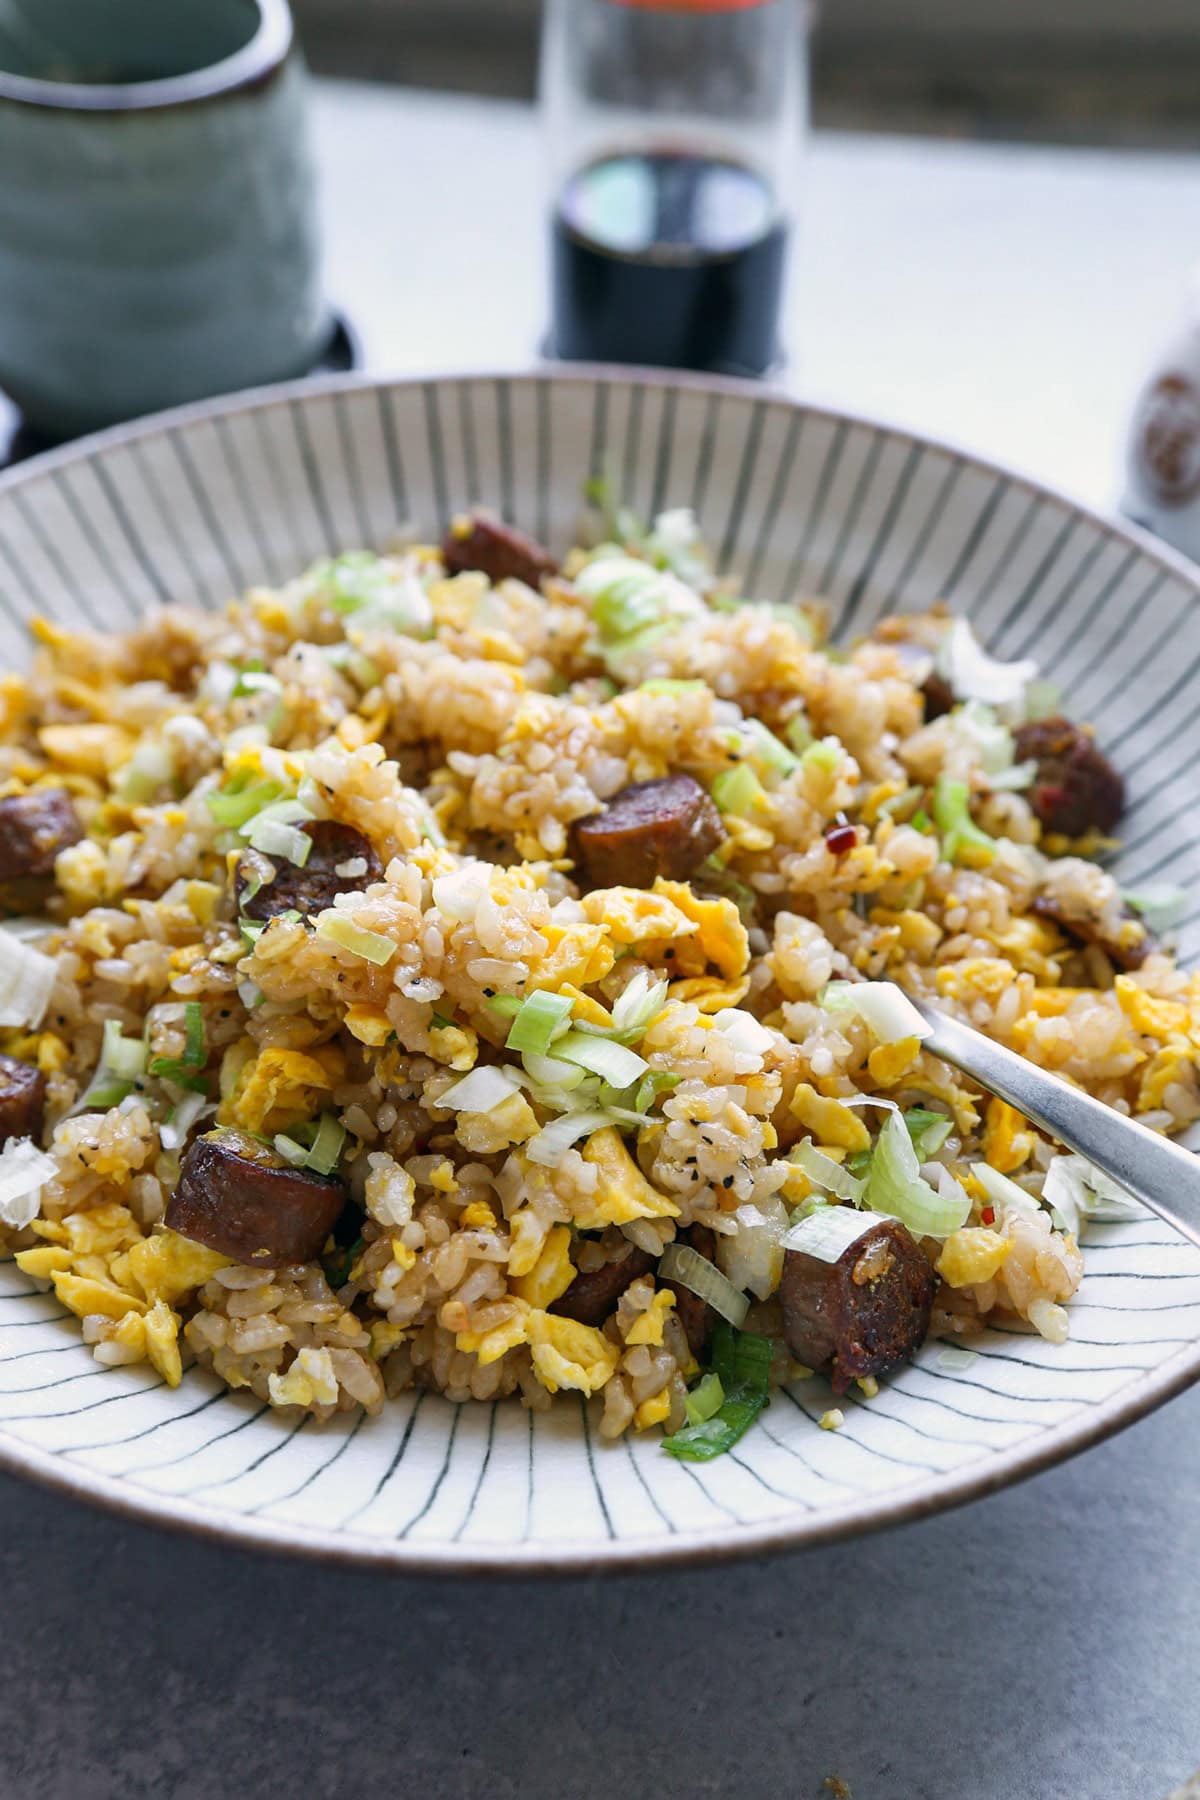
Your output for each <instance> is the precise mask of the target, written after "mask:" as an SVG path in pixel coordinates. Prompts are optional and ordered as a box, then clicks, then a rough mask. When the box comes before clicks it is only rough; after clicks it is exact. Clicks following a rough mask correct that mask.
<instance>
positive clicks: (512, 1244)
mask: <svg viewBox="0 0 1200 1800" xmlns="http://www.w3.org/2000/svg"><path fill="white" fill-rule="evenodd" d="M521 1166H522V1167H523V1168H528V1167H529V1166H530V1165H529V1164H528V1163H527V1162H524V1161H522V1165H521ZM508 1231H509V1251H508V1272H509V1274H510V1275H528V1274H529V1273H530V1271H531V1270H532V1269H533V1267H534V1265H535V1264H536V1262H537V1260H538V1258H539V1257H540V1255H541V1253H542V1245H543V1244H544V1243H545V1241H546V1225H545V1221H544V1220H542V1219H540V1218H539V1217H538V1215H537V1213H535V1212H534V1210H533V1208H532V1206H520V1207H518V1208H517V1210H516V1212H515V1213H514V1214H513V1216H512V1218H511V1219H510V1220H509V1221H508Z"/></svg>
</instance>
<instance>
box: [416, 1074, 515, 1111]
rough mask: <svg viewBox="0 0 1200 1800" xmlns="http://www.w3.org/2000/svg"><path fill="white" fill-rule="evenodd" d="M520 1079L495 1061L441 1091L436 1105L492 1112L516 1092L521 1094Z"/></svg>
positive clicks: (454, 1109)
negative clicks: (443, 1091)
mask: <svg viewBox="0 0 1200 1800" xmlns="http://www.w3.org/2000/svg"><path fill="white" fill-rule="evenodd" d="M520 1091H521V1078H520V1076H519V1075H517V1074H515V1073H514V1071H513V1070H512V1069H504V1068H501V1067H499V1066H498V1065H497V1064H496V1063H484V1064H482V1065H481V1066H480V1067H479V1068H475V1069H472V1070H471V1072H470V1074H469V1075H464V1076H463V1077H462V1080H461V1081H456V1082H455V1083H454V1084H453V1086H451V1087H448V1088H447V1089H446V1092H445V1093H444V1094H440V1095H439V1096H438V1098H437V1099H436V1100H435V1101H434V1102H433V1105H435V1106H438V1107H444V1108H445V1109H446V1110H447V1111H448V1112H477V1113H486V1112H492V1111H494V1109H495V1108H496V1107H497V1106H503V1104H504V1102H505V1101H506V1100H508V1099H510V1098H511V1096H512V1095H513V1094H517V1093H520Z"/></svg>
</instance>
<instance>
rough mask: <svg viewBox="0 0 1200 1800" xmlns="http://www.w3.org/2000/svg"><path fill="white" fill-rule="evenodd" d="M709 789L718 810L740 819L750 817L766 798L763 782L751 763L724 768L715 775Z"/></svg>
mask: <svg viewBox="0 0 1200 1800" xmlns="http://www.w3.org/2000/svg"><path fill="white" fill-rule="evenodd" d="M709 791H710V793H711V794H712V798H713V804H714V805H715V806H716V808H717V810H718V812H721V813H731V814H732V815H733V816H734V817H735V818H738V819H748V818H749V817H750V815H751V813H753V812H754V811H755V809H756V808H757V806H758V805H759V803H760V801H763V800H765V799H766V792H765V790H764V788H763V784H762V782H761V781H760V780H759V779H758V776H757V775H756V774H755V773H754V770H753V769H752V768H751V767H750V764H749V763H739V764H738V765H737V767H736V768H735V769H722V770H721V773H720V774H719V775H717V776H714V778H713V783H712V787H711V788H710V790H709Z"/></svg>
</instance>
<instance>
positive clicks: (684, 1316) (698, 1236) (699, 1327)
mask: <svg viewBox="0 0 1200 1800" xmlns="http://www.w3.org/2000/svg"><path fill="white" fill-rule="evenodd" d="M679 1242H680V1243H681V1244H690V1245H691V1247H692V1249H693V1250H695V1251H698V1252H699V1254H700V1255H701V1256H706V1257H707V1258H708V1260H709V1262H710V1263H712V1264H713V1265H714V1266H715V1265H716V1260H717V1239H716V1235H715V1233H714V1232H711V1231H710V1230H709V1229H708V1226H707V1225H693V1226H691V1227H690V1229H689V1230H687V1231H682V1232H680V1234H679ZM666 1285H667V1287H669V1288H670V1290H671V1292H672V1293H673V1294H674V1296H675V1317H676V1318H677V1319H678V1320H679V1323H680V1324H681V1325H682V1326H683V1329H684V1332H685V1333H686V1335H687V1341H688V1349H689V1350H690V1351H691V1353H692V1355H693V1356H694V1357H695V1358H696V1360H697V1362H699V1361H700V1360H701V1358H702V1357H703V1355H704V1352H705V1351H706V1350H707V1349H708V1346H709V1342H710V1341H711V1338H712V1334H713V1326H714V1325H715V1324H716V1322H717V1315H716V1313H715V1312H714V1311H713V1309H712V1307H711V1306H710V1305H709V1304H708V1301H707V1300H702V1299H701V1298H700V1296H699V1294H693V1292H692V1290H691V1288H686V1287H684V1285H683V1283H682V1281H668V1282H667V1283H666Z"/></svg>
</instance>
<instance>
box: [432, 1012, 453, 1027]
mask: <svg viewBox="0 0 1200 1800" xmlns="http://www.w3.org/2000/svg"><path fill="white" fill-rule="evenodd" d="M430 1024H431V1025H432V1026H433V1028H434V1030H435V1031H449V1030H451V1029H452V1027H453V1025H454V1020H453V1019H448V1018H447V1017H446V1015H445V1013H440V1012H436V1011H435V1012H434V1015H433V1017H432V1019H431V1020H430Z"/></svg>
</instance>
